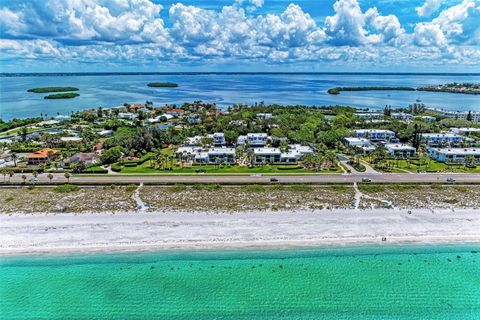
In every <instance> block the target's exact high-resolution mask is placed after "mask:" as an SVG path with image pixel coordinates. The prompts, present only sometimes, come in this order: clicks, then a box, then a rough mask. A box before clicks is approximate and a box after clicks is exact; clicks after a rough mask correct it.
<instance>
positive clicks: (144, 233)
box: [0, 209, 480, 255]
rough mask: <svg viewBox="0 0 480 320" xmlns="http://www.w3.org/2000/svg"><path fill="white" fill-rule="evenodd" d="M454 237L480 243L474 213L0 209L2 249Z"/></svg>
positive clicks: (9, 251)
mask: <svg viewBox="0 0 480 320" xmlns="http://www.w3.org/2000/svg"><path fill="white" fill-rule="evenodd" d="M383 237H386V241H382V238H383ZM458 242H464V243H480V212H478V211H476V210H473V209H472V210H456V211H452V210H436V211H432V210H424V209H423V210H412V211H411V213H409V212H408V210H384V209H383V210H382V209H378V210H333V211H329V210H318V211H311V212H307V211H298V212H268V211H267V212H247V213H245V212H244V213H216V214H209V213H199V212H191V213H145V212H124V213H116V214H110V213H94V214H79V215H74V214H56V215H45V214H35V215H20V214H18V215H10V216H7V215H2V216H0V254H1V255H8V254H26V253H63V252H93V251H103V250H105V251H115V250H135V251H138V250H162V249H197V248H198V249H200V248H201V249H209V248H215V249H221V248H240V247H241V248H243V247H269V246H276V247H292V246H330V245H355V244H366V243H377V244H392V243H458Z"/></svg>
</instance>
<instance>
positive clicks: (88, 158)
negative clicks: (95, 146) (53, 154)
mask: <svg viewBox="0 0 480 320" xmlns="http://www.w3.org/2000/svg"><path fill="white" fill-rule="evenodd" d="M98 160H99V157H98V154H97V153H95V152H89V153H85V152H79V153H76V154H74V155H73V156H71V157H70V158H68V159H67V160H66V161H65V163H66V164H70V163H79V162H83V163H85V164H86V165H92V164H95V163H97V162H98Z"/></svg>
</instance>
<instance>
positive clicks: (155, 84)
mask: <svg viewBox="0 0 480 320" xmlns="http://www.w3.org/2000/svg"><path fill="white" fill-rule="evenodd" d="M147 86H149V87H152V88H175V87H178V84H176V83H173V82H150V83H149V84H147Z"/></svg>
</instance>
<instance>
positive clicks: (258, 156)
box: [253, 148, 282, 163]
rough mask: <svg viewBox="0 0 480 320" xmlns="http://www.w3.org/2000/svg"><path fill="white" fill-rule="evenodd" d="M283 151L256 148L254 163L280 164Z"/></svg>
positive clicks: (254, 150)
mask: <svg viewBox="0 0 480 320" xmlns="http://www.w3.org/2000/svg"><path fill="white" fill-rule="evenodd" d="M281 156H282V151H280V148H254V149H253V162H254V163H274V162H280V159H281Z"/></svg>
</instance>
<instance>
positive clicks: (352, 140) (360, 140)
mask: <svg viewBox="0 0 480 320" xmlns="http://www.w3.org/2000/svg"><path fill="white" fill-rule="evenodd" d="M345 141H347V142H348V143H358V144H370V140H368V139H365V138H357V137H348V138H345Z"/></svg>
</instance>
